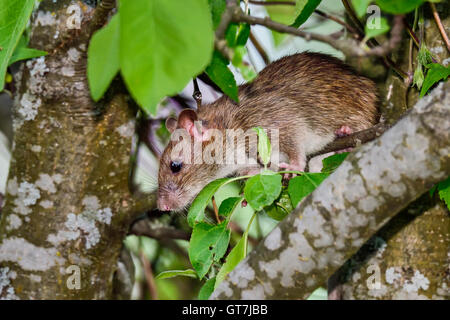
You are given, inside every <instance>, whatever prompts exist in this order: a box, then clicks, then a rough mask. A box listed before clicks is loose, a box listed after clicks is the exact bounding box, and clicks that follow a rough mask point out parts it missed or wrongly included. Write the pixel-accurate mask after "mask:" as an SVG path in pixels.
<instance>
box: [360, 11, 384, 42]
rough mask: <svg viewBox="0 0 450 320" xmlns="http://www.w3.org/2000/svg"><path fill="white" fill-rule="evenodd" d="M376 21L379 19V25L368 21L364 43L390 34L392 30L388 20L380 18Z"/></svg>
mask: <svg viewBox="0 0 450 320" xmlns="http://www.w3.org/2000/svg"><path fill="white" fill-rule="evenodd" d="M375 19H379V24H378V23H377V24H375V25H374V24H373V23H372V22H371V21H370V20H367V23H366V26H365V28H364V32H365V34H366V35H365V37H364V42H365V41H367V40H368V39H371V38H375V37H378V36H380V35H382V34H384V33H386V32H388V31H389V29H390V27H389V23H388V21H387V20H386V18H384V17H380V18H375Z"/></svg>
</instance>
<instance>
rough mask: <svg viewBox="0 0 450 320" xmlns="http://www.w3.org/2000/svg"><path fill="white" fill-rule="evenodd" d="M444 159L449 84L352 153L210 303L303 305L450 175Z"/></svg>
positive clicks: (449, 134) (449, 129)
mask: <svg viewBox="0 0 450 320" xmlns="http://www.w3.org/2000/svg"><path fill="white" fill-rule="evenodd" d="M449 153H450V82H447V83H444V84H441V85H439V86H438V87H437V88H436V89H435V90H433V92H432V93H431V94H430V95H429V96H427V97H426V98H424V99H422V100H420V101H419V102H418V103H417V104H416V106H415V107H414V108H413V110H412V111H411V112H410V113H409V114H408V115H406V116H405V117H404V118H402V119H401V120H400V121H399V122H398V123H397V124H396V125H395V126H393V127H392V128H391V129H390V130H388V131H386V132H385V133H384V134H383V135H382V136H381V137H380V138H379V139H377V140H375V141H373V142H371V143H368V144H366V145H364V146H362V147H361V148H360V149H359V150H357V151H356V152H353V153H351V154H350V155H349V156H348V158H347V159H346V161H345V162H344V163H343V164H342V165H341V166H340V167H339V168H338V169H337V170H336V171H335V172H334V173H333V174H332V175H331V176H330V177H329V178H328V179H326V180H325V181H324V182H323V183H322V184H321V185H320V186H319V187H318V188H317V189H316V190H315V191H314V192H313V193H312V194H311V195H309V196H308V197H307V198H305V199H304V200H303V201H302V202H301V203H300V204H299V206H298V207H297V208H296V209H295V210H294V211H293V212H292V213H291V214H290V215H289V216H288V217H286V219H285V220H284V221H282V222H281V223H280V224H279V225H278V226H277V227H276V228H275V229H274V230H273V231H272V232H271V233H270V234H269V235H268V236H267V237H266V238H265V239H264V240H262V241H261V243H260V245H259V246H258V247H257V248H256V249H255V250H253V251H252V252H251V253H250V254H249V256H248V257H247V258H246V259H244V260H243V262H241V263H240V264H239V265H238V266H237V267H236V268H235V270H234V271H232V272H231V273H230V274H229V275H228V276H227V278H226V279H225V280H224V281H223V282H222V283H221V284H220V285H219V286H218V287H217V289H216V291H215V292H214V293H213V294H212V296H211V298H212V299H289V298H291V299H298V298H301V299H305V298H307V297H308V296H309V295H310V294H311V293H312V292H313V291H314V290H315V289H316V288H317V287H319V286H321V285H324V284H325V283H326V281H327V279H328V278H329V277H330V276H331V275H332V274H334V273H335V272H336V271H337V270H338V268H339V267H340V266H341V265H343V264H344V262H345V261H346V260H348V259H349V258H350V257H351V256H352V255H353V254H354V253H355V252H356V251H357V250H358V249H359V248H360V247H361V246H362V245H363V244H364V243H365V242H366V241H367V240H368V239H369V238H370V237H371V236H372V235H373V234H374V233H375V232H376V231H377V230H378V229H380V228H381V227H382V226H383V225H385V224H386V222H388V221H389V220H390V219H391V218H392V217H393V216H395V215H396V214H397V213H398V212H399V211H400V210H401V209H403V208H405V207H406V206H407V205H408V204H409V203H410V202H412V201H413V200H415V199H416V198H418V197H419V196H420V195H421V194H423V193H424V192H426V191H427V190H428V189H429V188H430V187H431V186H433V185H434V184H436V183H437V182H439V181H441V180H443V179H445V178H446V177H447V176H448V175H450V157H449V156H448V155H449Z"/></svg>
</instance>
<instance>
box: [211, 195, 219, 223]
mask: <svg viewBox="0 0 450 320" xmlns="http://www.w3.org/2000/svg"><path fill="white" fill-rule="evenodd" d="M211 200H212V204H213V209H214V216H215V217H216V221H217V223H220V218H219V209H218V208H217V203H216V198H214V196H213V197H212V199H211Z"/></svg>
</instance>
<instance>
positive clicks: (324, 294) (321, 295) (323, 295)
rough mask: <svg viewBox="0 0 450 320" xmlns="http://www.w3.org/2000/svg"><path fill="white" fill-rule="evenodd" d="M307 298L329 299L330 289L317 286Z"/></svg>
mask: <svg viewBox="0 0 450 320" xmlns="http://www.w3.org/2000/svg"><path fill="white" fill-rule="evenodd" d="M306 300H328V291H327V290H326V289H324V288H322V287H320V288H317V289H316V290H314V292H313V293H311V295H310V296H309V297H308V299H306Z"/></svg>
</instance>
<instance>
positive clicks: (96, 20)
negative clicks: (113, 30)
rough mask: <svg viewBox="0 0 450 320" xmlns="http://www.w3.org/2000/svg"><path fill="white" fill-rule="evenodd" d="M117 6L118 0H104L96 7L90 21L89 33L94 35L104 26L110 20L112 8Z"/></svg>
mask: <svg viewBox="0 0 450 320" xmlns="http://www.w3.org/2000/svg"><path fill="white" fill-rule="evenodd" d="M115 7H116V0H102V1H101V2H100V3H99V4H98V5H97V8H95V11H94V16H93V18H92V20H91V21H90V23H89V26H88V28H89V35H90V36H92V35H93V34H94V32H95V31H97V30H98V29H100V28H101V27H103V26H104V25H105V23H106V21H107V20H108V16H109V14H110V12H111V11H112V9H114V8H115Z"/></svg>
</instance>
